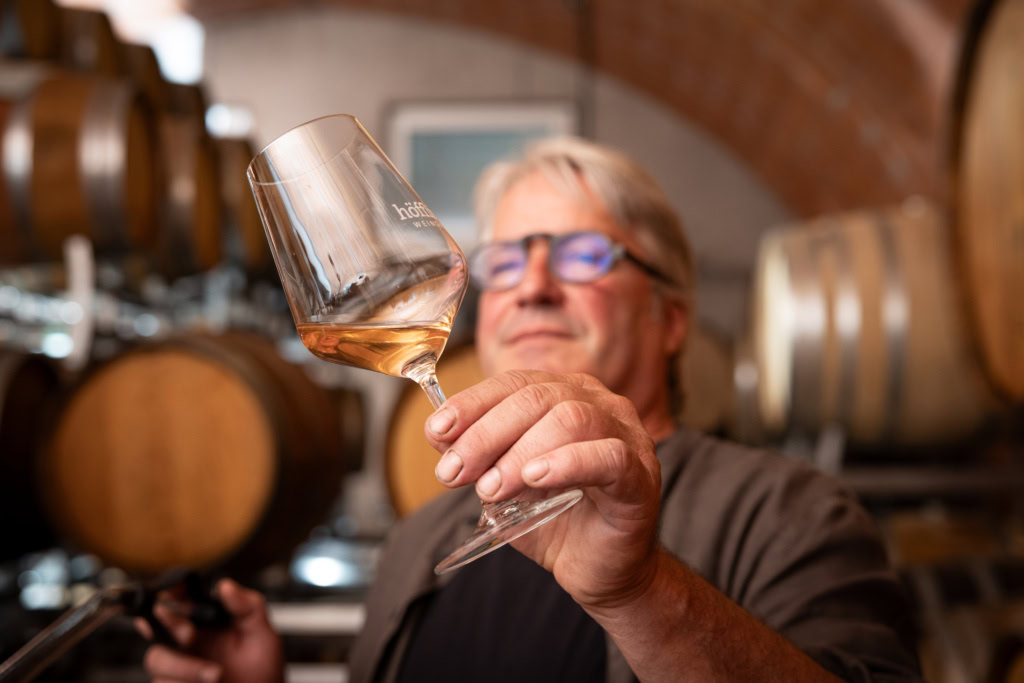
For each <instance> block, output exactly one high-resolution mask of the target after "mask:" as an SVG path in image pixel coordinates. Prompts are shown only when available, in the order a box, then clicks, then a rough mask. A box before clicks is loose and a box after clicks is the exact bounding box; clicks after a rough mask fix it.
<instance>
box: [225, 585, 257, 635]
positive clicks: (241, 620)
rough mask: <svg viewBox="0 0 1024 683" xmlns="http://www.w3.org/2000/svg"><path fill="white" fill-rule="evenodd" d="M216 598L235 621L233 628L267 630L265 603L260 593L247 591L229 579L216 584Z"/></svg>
mask: <svg viewBox="0 0 1024 683" xmlns="http://www.w3.org/2000/svg"><path fill="white" fill-rule="evenodd" d="M216 593H217V596H218V597H219V598H220V601H221V602H222V603H224V608H225V609H226V610H227V611H228V612H229V613H230V614H231V616H233V617H234V619H235V627H237V628H238V629H240V630H242V631H253V630H267V629H269V628H270V622H269V620H268V619H267V607H266V605H267V601H266V598H264V597H263V594H262V593H259V592H258V591H254V590H249V589H248V588H245V587H243V586H241V585H239V584H238V583H236V582H235V581H232V580H231V579H221V580H220V581H219V582H217V587H216Z"/></svg>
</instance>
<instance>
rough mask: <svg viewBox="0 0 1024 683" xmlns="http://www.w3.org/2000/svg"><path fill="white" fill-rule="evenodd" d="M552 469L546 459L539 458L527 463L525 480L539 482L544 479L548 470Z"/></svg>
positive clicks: (524, 470) (524, 469)
mask: <svg viewBox="0 0 1024 683" xmlns="http://www.w3.org/2000/svg"><path fill="white" fill-rule="evenodd" d="M549 469H551V465H549V464H548V461H547V459H546V458H539V459H537V460H531V461H530V462H528V463H526V467H524V468H523V478H524V479H529V480H530V481H537V480H538V479H542V478H543V477H544V475H545V474H547V473H548V470H549Z"/></svg>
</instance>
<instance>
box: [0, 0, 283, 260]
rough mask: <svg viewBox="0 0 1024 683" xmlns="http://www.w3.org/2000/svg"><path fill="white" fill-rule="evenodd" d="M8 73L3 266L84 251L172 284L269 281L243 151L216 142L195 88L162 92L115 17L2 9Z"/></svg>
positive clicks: (0, 192) (154, 70) (1, 77)
mask: <svg viewBox="0 0 1024 683" xmlns="http://www.w3.org/2000/svg"><path fill="white" fill-rule="evenodd" d="M3 19H4V25H5V31H4V36H3V43H2V52H3V55H4V59H3V61H2V62H0V155H2V162H3V163H2V182H0V235H2V236H3V240H2V244H0V264H4V263H6V264H11V263H25V262H31V261H39V260H59V259H60V258H61V248H62V245H63V243H64V240H65V239H66V238H67V237H68V236H70V235H73V234H81V235H85V236H86V237H88V238H89V239H90V240H91V241H92V243H93V245H94V247H95V249H96V250H97V253H99V254H100V255H101V256H104V257H106V256H111V257H118V256H123V255H141V256H144V257H145V259H146V260H147V262H148V263H149V264H150V265H151V267H153V268H155V269H156V270H157V271H159V272H161V273H162V274H164V275H165V276H166V277H168V278H174V277H178V276H182V275H188V274H192V273H197V272H201V271H204V270H208V269H210V268H212V267H214V266H216V265H217V264H219V263H221V262H222V261H223V260H224V259H225V258H227V259H228V260H231V261H234V262H236V263H237V264H238V265H240V266H242V267H244V268H245V269H246V270H247V271H248V272H249V274H250V275H251V276H256V277H262V276H265V275H269V274H271V273H272V271H273V269H272V267H271V263H270V258H269V251H268V250H267V246H266V242H265V240H264V238H263V233H262V228H261V226H260V224H259V219H258V216H257V215H256V209H255V206H254V204H253V201H252V198H251V197H250V196H249V194H248V189H247V187H246V184H245V174H244V168H245V164H247V163H248V160H249V158H251V156H252V155H253V150H252V146H251V145H250V144H249V143H248V141H246V140H214V139H213V138H211V136H210V135H209V134H208V133H207V130H206V125H205V116H206V109H207V103H206V99H205V96H204V93H203V91H202V89H201V88H200V87H199V86H185V85H179V84H174V83H169V82H167V81H166V80H165V79H164V78H163V76H162V74H161V72H160V69H159V66H158V63H157V60H156V57H155V55H154V53H153V51H152V49H150V48H149V47H147V46H143V45H131V44H125V43H122V42H121V41H119V40H118V39H117V37H116V35H115V33H114V30H113V28H112V26H111V23H110V21H109V19H108V17H107V16H106V15H105V14H103V13H101V12H95V11H90V10H84V9H73V8H58V7H56V6H54V5H53V4H52V2H51V0H6V1H5V2H4V4H3Z"/></svg>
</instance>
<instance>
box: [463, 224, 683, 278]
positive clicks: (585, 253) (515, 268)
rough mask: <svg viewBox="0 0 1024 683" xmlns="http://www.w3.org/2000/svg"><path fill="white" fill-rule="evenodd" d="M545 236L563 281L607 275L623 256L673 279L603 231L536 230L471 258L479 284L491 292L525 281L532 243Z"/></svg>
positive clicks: (650, 272) (555, 272)
mask: <svg viewBox="0 0 1024 683" xmlns="http://www.w3.org/2000/svg"><path fill="white" fill-rule="evenodd" d="M536 239H543V240H545V241H547V242H548V243H549V244H550V247H551V248H550V249H549V250H548V271H549V272H550V273H551V274H552V275H554V276H555V277H556V278H558V279H559V280H561V281H562V282H568V283H571V284H583V283H586V282H593V281H594V280H597V279H598V278H599V277H601V276H603V275H605V274H606V273H607V272H608V271H610V270H611V269H612V266H614V265H615V264H616V263H617V262H618V261H619V260H620V259H623V258H624V259H626V260H627V261H630V262H632V263H633V264H634V265H635V266H637V267H638V268H640V269H641V270H642V271H644V272H645V273H647V274H648V275H650V276H652V277H654V278H657V279H658V280H662V281H663V282H671V280H669V278H668V277H666V276H665V275H663V274H662V273H660V272H659V271H657V270H656V269H655V268H654V267H653V266H650V265H648V264H647V263H645V262H644V261H642V260H640V258H638V257H637V256H634V255H633V254H632V253H630V251H629V250H628V249H626V247H625V246H623V245H622V244H619V243H618V242H614V241H612V240H611V239H610V238H609V237H608V236H607V235H603V234H601V233H599V232H589V231H582V232H570V233H565V234H562V235H549V234H546V233H536V234H533V235H527V236H526V237H523V238H522V239H519V240H514V241H511V242H490V243H487V244H482V245H480V246H479V247H477V248H476V249H475V250H474V251H473V253H472V254H471V255H470V257H469V273H470V277H472V278H473V282H474V283H476V286H477V287H479V288H480V289H482V290H485V291H490V292H500V291H502V290H506V289H511V288H512V287H515V286H516V285H518V284H519V283H520V282H522V281H523V276H524V275H525V274H526V262H527V259H528V256H529V246H530V243H531V242H532V241H533V240H536Z"/></svg>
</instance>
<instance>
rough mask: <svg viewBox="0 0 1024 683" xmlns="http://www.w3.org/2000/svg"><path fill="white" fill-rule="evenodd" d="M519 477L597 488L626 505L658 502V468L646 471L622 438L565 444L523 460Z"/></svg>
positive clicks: (542, 484)
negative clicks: (536, 456) (526, 460)
mask: <svg viewBox="0 0 1024 683" xmlns="http://www.w3.org/2000/svg"><path fill="white" fill-rule="evenodd" d="M521 477H522V480H523V482H525V484H526V485H527V486H530V487H533V488H544V489H551V488H569V487H582V488H588V489H597V491H598V492H600V493H602V494H604V495H605V496H608V497H609V498H612V499H614V500H616V501H617V502H619V503H625V504H628V505H644V506H646V505H648V504H649V503H650V502H651V501H657V500H658V492H659V491H660V488H661V483H660V469H655V470H654V471H653V472H652V471H651V470H649V469H648V467H647V466H645V464H644V462H643V461H642V460H641V459H640V458H639V457H637V456H635V455H634V454H632V453H631V452H630V449H629V447H628V445H627V444H626V443H625V442H624V441H622V440H621V439H615V438H609V439H598V440H596V441H586V442H577V443H570V444H566V445H565V446H562V447H561V448H557V449H555V450H553V451H551V452H550V453H546V454H545V455H542V456H540V457H538V458H533V459H531V460H529V461H528V462H526V463H525V464H524V465H523V468H522V471H521ZM591 497H593V493H592V495H591Z"/></svg>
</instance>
